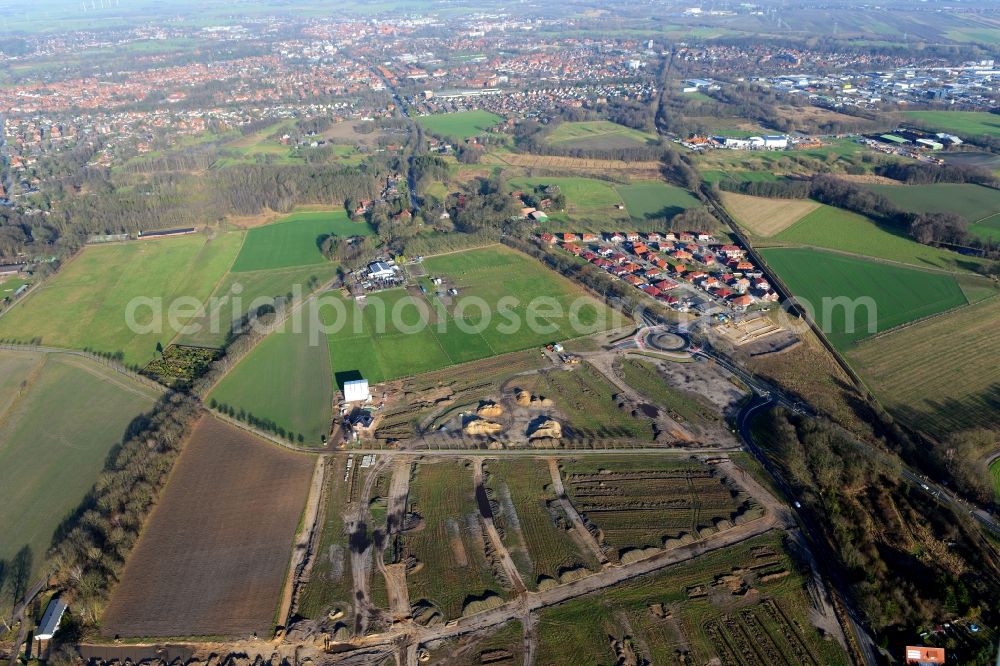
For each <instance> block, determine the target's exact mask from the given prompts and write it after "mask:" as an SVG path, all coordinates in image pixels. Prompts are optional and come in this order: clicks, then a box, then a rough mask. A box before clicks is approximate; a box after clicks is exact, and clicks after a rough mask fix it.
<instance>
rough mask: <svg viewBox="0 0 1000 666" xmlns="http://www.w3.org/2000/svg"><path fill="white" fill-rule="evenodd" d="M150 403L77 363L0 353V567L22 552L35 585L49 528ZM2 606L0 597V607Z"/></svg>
mask: <svg viewBox="0 0 1000 666" xmlns="http://www.w3.org/2000/svg"><path fill="white" fill-rule="evenodd" d="M157 397H158V396H157V394H156V392H155V391H154V390H152V389H149V388H147V387H146V386H145V385H142V384H139V383H136V382H133V381H132V380H130V379H129V378H127V377H125V376H123V375H121V374H119V373H117V372H115V371H114V370H110V369H108V368H106V367H105V366H103V365H101V364H99V363H96V362H94V361H90V360H88V359H85V358H82V357H79V356H73V355H69V354H40V353H29V352H14V351H0V488H3V489H4V501H3V503H2V504H0V534H3V535H4V538H3V539H0V563H2V562H4V561H5V562H6V564H7V565H8V567H11V566H12V564H13V563H12V560H14V559H15V557H16V555H17V553H18V551H20V550H21V549H22V548H24V547H27V549H28V550H27V552H28V553H30V567H29V570H30V579H31V580H30V581H29V583H31V582H34V580H35V578H36V577H37V576H38V575H39V573H40V572H41V571H42V570H43V565H44V561H45V557H46V555H47V552H48V549H49V547H50V546H51V545H52V537H53V535H54V533H55V531H56V528H57V527H58V526H59V524H60V523H61V522H62V521H63V520H64V519H65V518H66V517H67V516H68V515H69V514H70V513H71V512H72V511H73V510H74V509H76V508H77V507H78V506H79V504H80V502H81V501H83V499H84V497H85V496H86V495H87V492H88V491H89V490H90V488H91V487H92V486H93V484H94V483H95V482H96V481H97V478H98V476H99V475H100V473H101V471H102V470H103V469H104V462H105V459H106V458H107V456H108V453H109V451H111V449H112V448H113V447H114V446H115V445H116V444H118V443H119V442H121V440H122V439H123V437H124V435H125V433H126V429H127V428H128V425H129V423H130V422H131V421H132V419H133V418H135V417H136V416H138V415H140V414H141V413H143V412H146V411H148V410H149V409H150V408H152V406H153V403H154V402H155V401H156V398H157ZM2 568H3V567H2V566H0V569H2ZM11 571H12V569H11V568H8V569H7V572H8V573H10V572H11ZM12 583H13V581H12V580H11V581H8V585H10V584H12ZM9 589H10V588H9V587H8V590H9ZM9 600H10V599H9V597H8V596H7V594H6V592H4V594H3V596H2V597H0V607H3V606H4V605H5V604H6V603H7V602H9Z"/></svg>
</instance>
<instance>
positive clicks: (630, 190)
mask: <svg viewBox="0 0 1000 666" xmlns="http://www.w3.org/2000/svg"><path fill="white" fill-rule="evenodd" d="M615 189H617V190H618V194H620V195H621V198H622V200H624V201H625V208H627V209H628V212H629V215H631V216H632V219H633V220H636V221H642V220H652V219H669V218H671V217H673V216H675V215H677V214H678V213H681V212H683V211H684V210H685V209H687V208H696V207H698V206H700V205H701V204H700V202H699V201H698V200H697V199H695V198H694V196H693V195H692V194H691V193H690V192H688V191H687V190H684V189H681V188H680V187H676V186H674V185H668V184H667V183H661V182H658V181H650V182H645V183H635V184H633V185H619V186H618V187H616V188H615Z"/></svg>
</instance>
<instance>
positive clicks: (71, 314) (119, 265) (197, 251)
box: [0, 232, 243, 367]
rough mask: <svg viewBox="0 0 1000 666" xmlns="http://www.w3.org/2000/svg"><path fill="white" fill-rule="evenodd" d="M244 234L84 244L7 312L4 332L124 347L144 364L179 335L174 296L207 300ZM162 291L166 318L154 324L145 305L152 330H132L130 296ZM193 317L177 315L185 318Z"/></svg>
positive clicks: (138, 317)
mask: <svg viewBox="0 0 1000 666" xmlns="http://www.w3.org/2000/svg"><path fill="white" fill-rule="evenodd" d="M242 240H243V234H242V233H239V232H232V233H226V234H222V235H219V236H217V237H215V238H212V239H209V238H208V237H207V236H205V235H202V234H191V235H188V236H181V237H179V238H164V239H160V240H145V241H131V242H125V243H115V244H108V245H100V246H91V247H87V248H84V250H83V251H81V252H80V253H79V254H78V255H77V256H76V257H74V258H73V259H71V260H70V261H69V262H67V264H66V265H65V266H63V267H62V269H61V270H60V271H59V272H58V273H57V274H56V275H55V276H53V277H52V278H51V279H50V280H48V281H47V282H46V283H45V284H44V285H41V286H40V287H38V288H36V289H35V290H34V291H33V292H32V294H31V296H28V297H26V298H24V299H22V300H20V301H18V302H17V303H15V304H14V305H13V306H12V307H11V308H10V309H9V310H7V311H6V313H5V314H4V315H3V316H2V317H0V339H5V340H17V341H20V342H31V341H36V342H39V343H41V344H44V345H49V346H54V347H68V348H73V349H91V350H94V351H99V352H104V353H110V354H117V355H119V357H120V359H121V360H122V361H123V362H124V363H126V364H128V365H133V366H137V367H141V366H143V365H145V364H146V363H147V362H148V361H150V360H151V359H152V358H153V357H154V355H155V354H156V345H157V343H160V344H162V345H163V346H166V345H167V343H169V342H170V341H171V339H172V338H173V337H174V335H175V331H173V330H172V328H171V327H170V326H169V325H168V322H169V319H168V316H167V315H168V311H167V308H168V307H169V306H170V304H171V303H174V302H175V301H176V300H177V299H178V298H180V297H182V296H184V297H191V298H193V299H194V300H196V301H198V302H199V303H204V302H205V301H206V299H207V298H208V296H209V294H211V293H212V291H213V290H214V289H215V286H216V284H218V282H219V281H220V280H221V279H222V278H223V276H224V275H225V274H226V271H227V270H229V267H230V266H231V265H232V263H233V259H234V258H235V257H236V253H237V252H238V251H239V248H240V243H241V242H242ZM156 298H159V299H162V303H163V309H164V312H163V318H162V325H161V326H159V327H156V326H155V321H156V320H155V319H154V316H153V315H152V313H151V312H150V310H151V308H150V307H141V308H138V309H137V310H136V311H135V323H136V324H138V325H140V326H144V327H145V326H149V327H150V328H152V329H153V330H151V331H150V332H134V331H133V330H131V328H130V327H129V325H128V323H127V320H126V312H127V308H128V305H129V303H130V302H132V301H133V299H144V301H145V302H147V303H148V302H150V301H148V300H145V299H156ZM185 314H186V313H185ZM191 319H192V316H191V315H187V316H178V317H177V320H178V321H179V322H180V323H182V324H186V323H188V322H190V321H191ZM157 328H158V329H159V330H157Z"/></svg>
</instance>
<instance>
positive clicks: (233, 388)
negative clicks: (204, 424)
mask: <svg viewBox="0 0 1000 666" xmlns="http://www.w3.org/2000/svg"><path fill="white" fill-rule="evenodd" d="M304 328H305V330H302V331H301V332H293V331H292V329H291V328H290V327H289V329H288V330H285V331H278V332H275V333H272V334H271V335H269V336H268V337H266V338H265V339H264V340H263V341H262V342H261V343H260V344H259V345H257V347H256V348H255V349H254V350H253V351H251V352H250V353H249V354H248V355H247V357H246V358H245V359H243V360H242V361H241V362H240V363H239V364H238V365H237V366H236V367H235V368H233V369H232V371H230V372H229V373H228V374H227V375H226V376H225V377H224V378H223V379H222V381H220V382H219V383H218V385H216V387H215V388H214V389H213V390H212V392H211V393H210V394H209V405H211V406H213V408H216V409H219V410H220V411H225V412H226V413H228V414H229V415H230V416H234V417H236V418H237V419H239V420H241V421H245V422H247V423H251V424H257V425H259V427H262V428H265V429H267V430H270V431H272V432H276V434H278V435H279V436H281V437H285V438H287V439H289V441H294V442H296V443H299V444H305V445H308V446H320V445H321V443H322V438H323V437H325V436H326V435H328V434H329V433H330V425H331V423H332V420H333V391H334V387H333V377H332V375H331V372H330V357H329V352H328V351H327V346H326V344H324V342H323V341H322V339H320V342H319V344H311V341H310V333H309V331H308V327H304ZM269 426H270V427H269Z"/></svg>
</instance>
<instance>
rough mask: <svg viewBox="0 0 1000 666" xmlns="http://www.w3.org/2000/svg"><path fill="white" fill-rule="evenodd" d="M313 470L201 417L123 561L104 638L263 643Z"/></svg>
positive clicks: (300, 458)
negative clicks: (255, 639)
mask: <svg viewBox="0 0 1000 666" xmlns="http://www.w3.org/2000/svg"><path fill="white" fill-rule="evenodd" d="M314 464H315V459H314V458H313V457H312V456H308V455H305V454H297V453H293V452H291V451H285V450H282V449H280V448H278V447H277V446H274V445H272V444H269V443H265V442H263V441H262V440H259V439H258V438H256V437H254V436H253V435H251V434H249V433H246V432H244V431H242V430H240V429H238V428H235V427H233V426H230V425H228V424H226V423H223V422H221V421H219V420H218V419H215V418H213V417H211V416H205V417H203V418H202V419H201V421H200V422H199V423H198V424H197V426H196V427H195V429H194V432H193V433H192V434H191V439H190V440H189V441H188V443H187V446H186V447H185V449H184V452H183V453H182V454H181V457H180V459H179V460H178V461H177V464H176V466H175V468H174V471H173V475H172V477H171V479H170V481H169V483H168V484H167V487H166V489H165V490H164V492H163V496H162V498H161V500H160V503H159V504H158V505H157V506H156V508H155V509H154V510H153V513H152V515H151V516H150V518H149V521H148V523H147V525H146V527H145V529H144V530H143V533H142V536H141V537H140V539H139V543H138V545H137V546H136V548H135V550H134V551H133V553H132V556H131V557H130V558H129V561H128V564H127V566H126V568H125V575H124V577H123V578H122V581H121V583H120V584H119V586H118V589H117V590H116V591H115V593H114V595H113V596H112V599H111V603H110V605H109V606H108V609H107V612H106V613H105V616H104V622H103V633H104V634H105V635H106V636H109V637H110V636H115V635H120V636H122V637H147V636H148V637H155V636H248V635H249V634H250V633H251V632H256V633H257V634H258V635H260V636H267V635H270V633H271V631H272V630H273V628H274V627H273V623H274V615H275V609H276V608H277V606H278V602H279V596H280V595H281V591H282V584H283V582H284V578H285V573H286V570H287V568H288V563H289V558H290V557H291V548H292V542H293V539H294V536H295V531H296V528H297V525H298V522H299V518H300V516H301V514H302V510H303V507H304V506H305V502H306V496H307V494H308V492H309V480H310V478H311V476H312V471H313V466H314Z"/></svg>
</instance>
